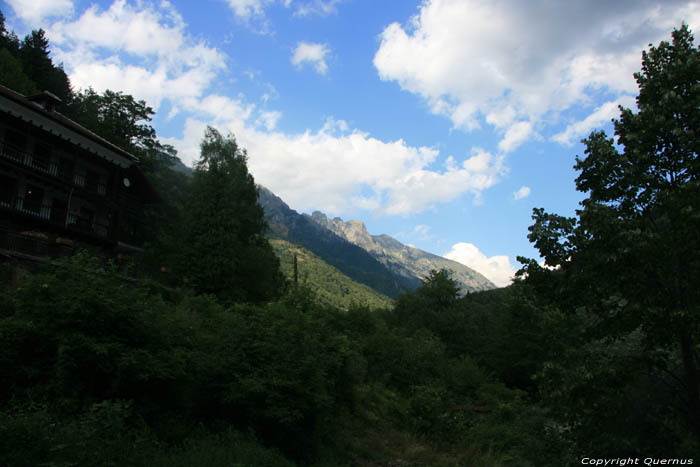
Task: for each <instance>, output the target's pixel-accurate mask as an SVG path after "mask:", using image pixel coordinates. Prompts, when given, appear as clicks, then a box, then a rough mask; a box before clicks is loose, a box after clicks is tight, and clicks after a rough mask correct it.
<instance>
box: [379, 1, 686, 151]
mask: <svg viewBox="0 0 700 467" xmlns="http://www.w3.org/2000/svg"><path fill="white" fill-rule="evenodd" d="M699 10H700V4H698V3H697V2H687V1H681V0H669V1H663V2H661V1H658V0H624V1H618V2H614V3H609V2H603V1H602V0H598V1H593V2H574V3H572V2H550V1H546V0H534V1H531V2H518V1H510V0H500V1H494V2H482V1H478V0H426V1H425V2H423V3H422V5H421V6H420V10H419V12H418V14H417V15H416V16H414V17H413V18H411V19H410V21H409V22H408V24H407V25H401V24H399V23H392V24H390V25H389V26H387V27H386V28H385V29H384V31H383V32H382V33H381V35H380V39H381V44H380V46H379V49H378V50H377V53H376V55H375V57H374V65H375V67H376V69H377V72H378V73H379V77H380V78H381V79H382V80H386V81H395V82H397V83H398V84H399V86H401V88H402V89H404V90H406V91H409V92H411V93H414V94H416V95H419V96H421V97H422V98H423V99H424V100H425V102H426V103H427V104H428V105H429V108H430V109H431V111H432V112H433V113H436V114H441V115H445V116H447V117H449V118H450V119H451V120H452V122H453V125H454V126H455V127H458V128H463V129H465V130H472V129H474V128H478V127H480V126H482V125H483V124H484V123H487V124H489V125H492V126H493V127H494V129H496V130H497V131H498V132H500V134H501V135H502V138H503V139H502V140H501V142H500V144H499V149H500V150H501V151H504V152H507V151H511V150H514V149H515V148H516V147H517V146H518V145H519V144H522V143H523V142H524V141H526V140H527V139H529V138H532V137H534V136H536V135H537V132H536V131H535V128H538V129H539V128H543V129H546V128H549V125H551V124H552V123H555V122H556V121H557V120H558V119H559V116H560V114H561V113H562V112H565V111H567V110H568V109H571V108H572V107H573V106H574V105H591V104H590V103H591V102H592V100H593V97H594V95H595V94H596V93H598V92H601V91H602V92H607V93H612V94H615V95H618V96H621V95H629V94H634V93H636V83H635V82H634V79H633V77H632V74H633V72H635V71H637V70H638V69H639V60H640V51H641V50H642V49H643V48H644V47H646V46H647V44H649V43H658V42H659V41H660V40H662V39H666V38H667V37H668V35H669V32H670V30H671V29H672V28H673V27H678V26H679V25H680V24H681V22H682V21H683V20H685V21H686V22H688V23H689V24H690V26H691V27H693V26H696V27H697V26H700V24H697V21H698V19H699V18H698V16H699V15H698V11H699ZM572 131H573V130H572ZM557 141H566V139H565V137H564V136H562V137H561V138H559V139H557Z"/></svg>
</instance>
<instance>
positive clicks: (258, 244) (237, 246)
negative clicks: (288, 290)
mask: <svg viewBox="0 0 700 467" xmlns="http://www.w3.org/2000/svg"><path fill="white" fill-rule="evenodd" d="M246 160H247V156H246V152H245V150H242V149H241V148H239V146H238V144H237V143H236V140H235V138H234V137H233V136H228V137H223V136H222V135H221V134H220V133H219V132H218V131H217V130H216V129H214V128H211V127H209V128H207V130H206V132H205V134H204V139H203V140H202V144H201V158H200V160H199V162H197V165H196V168H195V172H194V176H193V179H192V183H191V186H190V190H189V191H190V192H189V199H188V200H187V202H186V203H185V215H184V217H185V219H184V224H185V225H184V230H185V233H184V239H183V245H182V254H181V259H182V262H181V265H180V270H181V272H182V273H183V274H185V275H186V276H187V278H188V279H189V280H190V281H191V282H192V283H193V285H194V286H195V288H196V289H197V290H198V291H200V292H202V293H212V294H216V295H217V296H219V297H220V298H222V299H224V300H226V301H229V302H232V301H253V302H260V301H265V300H269V299H273V298H276V297H278V296H279V295H280V294H281V292H282V290H283V287H284V285H285V280H284V276H283V275H282V273H281V272H280V269H279V260H278V259H277V257H276V256H275V254H274V252H273V250H272V247H271V246H270V244H269V242H268V241H267V239H266V238H265V230H266V228H267V225H266V222H265V219H264V217H263V209H262V207H261V206H260V205H259V204H258V189H257V187H256V186H255V181H254V180H253V176H252V175H251V174H250V173H248V167H247V166H246Z"/></svg>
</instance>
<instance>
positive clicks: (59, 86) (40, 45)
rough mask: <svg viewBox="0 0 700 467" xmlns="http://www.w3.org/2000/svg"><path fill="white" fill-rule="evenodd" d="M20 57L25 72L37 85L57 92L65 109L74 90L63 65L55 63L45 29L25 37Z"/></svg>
mask: <svg viewBox="0 0 700 467" xmlns="http://www.w3.org/2000/svg"><path fill="white" fill-rule="evenodd" d="M19 58H20V60H21V62H22V66H23V69H24V73H25V74H26V75H27V76H29V78H30V79H31V80H32V81H34V83H36V87H37V88H38V89H39V90H41V91H49V92H51V93H53V94H55V95H56V96H57V97H58V98H59V99H61V101H62V102H63V104H62V106H61V108H60V109H59V110H63V109H65V107H66V106H67V105H68V103H69V102H70V100H71V99H72V97H73V90H72V89H71V86H70V81H69V80H68V76H67V75H66V72H65V71H63V67H62V66H61V65H58V66H56V65H54V63H53V61H52V60H51V57H50V50H49V40H48V38H47V37H46V34H45V33H44V30H43V29H39V30H34V31H32V33H31V34H29V35H28V36H27V37H25V38H24V40H23V41H22V44H21V45H20V47H19Z"/></svg>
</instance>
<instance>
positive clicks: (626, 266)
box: [526, 25, 700, 440]
mask: <svg viewBox="0 0 700 467" xmlns="http://www.w3.org/2000/svg"><path fill="white" fill-rule="evenodd" d="M672 37H673V40H672V43H670V44H669V43H668V42H665V41H664V42H661V44H659V46H658V47H653V46H650V48H649V50H648V51H645V52H643V54H642V70H641V72H639V73H636V74H635V79H636V80H637V83H638V85H639V96H638V97H637V108H638V110H637V111H636V112H635V111H634V110H632V109H626V108H622V107H621V108H620V111H621V117H620V119H619V120H614V121H613V123H614V128H615V135H616V137H617V144H616V142H615V141H614V140H613V139H612V138H608V137H607V135H606V134H605V133H604V132H602V131H594V132H593V133H591V135H590V136H589V137H588V138H587V139H585V140H583V143H584V144H585V145H586V150H585V157H583V158H578V157H577V161H576V165H575V168H576V169H577V170H578V171H579V172H580V174H579V176H578V178H577V179H576V187H577V189H578V190H579V191H581V192H583V193H586V194H587V195H588V197H587V198H586V199H585V200H583V201H582V202H581V209H579V210H578V211H577V218H565V217H562V216H557V215H553V214H549V213H546V212H545V211H544V210H543V209H535V210H534V214H533V219H534V220H535V223H534V225H533V226H531V227H530V235H529V238H530V240H531V241H532V242H533V243H534V244H535V246H536V247H537V248H538V249H539V251H540V254H541V255H542V257H544V258H545V260H546V262H547V264H548V265H550V266H555V267H559V268H560V269H559V270H557V271H549V272H548V271H545V270H543V269H542V268H539V267H538V266H537V265H536V263H532V262H531V263H530V264H529V266H527V267H526V270H527V272H528V273H531V274H532V276H533V277H534V278H536V279H537V280H538V283H539V284H541V277H542V275H543V274H544V275H546V276H547V277H548V278H549V279H550V280H551V281H552V283H553V284H554V285H553V286H552V287H550V289H549V290H550V292H552V293H554V294H558V300H559V303H563V304H566V305H567V307H568V308H570V309H574V308H577V307H578V309H579V310H581V309H583V310H587V311H588V312H592V313H593V314H594V315H595V316H596V322H595V323H594V324H592V325H591V328H590V331H591V332H592V333H593V334H594V335H598V336H607V337H620V338H623V339H624V338H626V336H629V335H631V334H632V333H634V332H639V331H641V333H642V335H643V348H644V351H645V352H646V357H647V363H648V364H651V365H654V366H655V367H656V368H657V369H659V368H661V369H663V370H664V371H665V372H667V373H668V374H670V375H672V376H671V378H670V379H671V380H674V379H678V381H679V382H680V384H679V386H678V388H679V389H678V393H677V395H678V396H679V399H680V400H682V401H683V408H682V409H681V412H682V413H683V414H684V415H685V417H684V418H685V420H686V422H687V425H688V426H689V427H690V428H691V430H692V431H693V433H694V435H695V437H696V438H697V439H698V440H700V388H699V381H700V370H699V367H700V347H699V346H698V343H699V338H700V319H699V318H700V315H699V314H698V313H699V312H700V288H698V287H697V277H698V275H699V274H700V235H698V232H700V185H699V183H700V181H699V176H700V161H698V149H699V148H700V138H698V133H697V131H698V128H700V50H698V49H697V48H695V47H694V46H693V36H692V34H691V32H690V30H689V28H688V26H687V25H683V26H682V27H681V28H680V29H678V30H675V31H674V32H673V34H672ZM661 351H664V352H668V353H667V354H665V355H666V357H664V358H659V357H658V355H659V352H661ZM653 355H655V357H652V356H653ZM676 372H677V373H680V375H676V374H675V373H676ZM674 384H676V383H675V382H674Z"/></svg>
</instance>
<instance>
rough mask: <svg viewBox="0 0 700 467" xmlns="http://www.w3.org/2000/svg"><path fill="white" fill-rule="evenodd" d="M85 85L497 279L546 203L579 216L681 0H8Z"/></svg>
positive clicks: (16, 26) (287, 194) (513, 265)
mask: <svg viewBox="0 0 700 467" xmlns="http://www.w3.org/2000/svg"><path fill="white" fill-rule="evenodd" d="M0 9H1V10H2V12H3V13H4V15H5V17H6V24H7V27H8V29H11V30H14V31H15V32H16V33H17V34H18V36H20V37H23V36H24V35H26V34H27V33H29V32H30V31H31V30H32V29H37V28H40V27H41V28H43V29H44V30H45V31H46V33H47V37H48V38H49V40H50V43H51V51H52V58H53V60H54V62H55V63H63V66H64V69H65V70H66V72H67V73H68V75H69V77H70V80H71V83H72V85H73V87H74V89H76V90H80V89H86V88H87V87H89V86H91V87H92V88H93V89H95V90H96V91H98V92H102V91H104V90H105V89H111V90H114V91H123V92H125V93H128V94H132V95H133V96H134V97H136V98H137V99H142V100H144V101H146V103H147V104H148V105H149V106H150V107H152V108H153V110H154V111H155V112H156V115H155V116H154V119H153V121H152V125H153V127H154V128H155V129H156V131H157V134H158V136H159V137H160V139H161V141H162V142H164V143H168V144H171V145H173V146H174V147H175V148H176V149H177V151H178V155H179V157H180V158H181V159H182V160H183V162H185V163H186V164H188V165H192V163H193V162H194V161H196V160H197V159H198V157H199V143H200V141H201V138H202V136H203V134H204V130H205V128H206V127H207V125H211V126H213V127H215V128H217V129H218V130H219V131H221V132H222V133H224V134H226V133H229V132H230V133H231V134H233V135H234V136H235V138H236V140H237V141H238V143H239V145H240V146H242V147H244V148H246V150H247V154H248V167H249V170H250V172H251V173H252V174H253V176H254V178H255V180H256V182H257V183H259V184H261V185H263V186H265V187H267V188H269V189H270V190H272V191H273V192H274V193H275V194H277V195H278V196H280V197H281V198H282V199H283V200H284V201H285V202H286V203H287V204H289V206H290V207H291V208H292V209H295V210H297V211H299V212H306V213H311V212H313V211H315V210H319V211H322V212H324V213H326V214H328V215H329V216H331V217H334V216H338V217H341V218H343V219H344V220H350V219H357V220H362V221H363V222H364V223H365V225H366V226H367V229H368V230H369V232H370V233H371V234H374V235H378V234H388V235H391V236H393V237H395V238H397V239H398V240H400V241H402V242H404V243H406V244H410V245H413V246H415V247H417V248H421V249H423V250H426V251H429V252H431V253H435V254H439V255H442V256H446V257H448V258H451V259H454V260H457V261H460V262H462V263H464V264H466V265H467V266H470V267H472V268H474V269H476V270H477V271H479V272H481V273H482V274H484V275H485V276H486V277H487V278H489V279H491V280H492V281H493V282H494V283H496V284H498V285H507V284H508V283H509V278H510V277H511V276H512V274H513V273H514V272H515V271H516V270H517V269H518V268H519V264H518V263H517V261H516V256H525V257H530V258H535V259H538V260H539V259H540V258H539V255H538V252H537V251H536V250H535V249H534V248H533V246H532V245H531V244H530V243H529V241H528V240H527V234H528V230H527V228H528V226H530V225H531V224H532V220H531V214H532V209H533V208H535V207H538V208H539V207H543V208H545V209H546V210H547V211H549V212H554V213H558V214H562V215H567V216H573V215H574V214H575V210H576V208H577V207H578V203H579V201H581V199H583V197H584V195H583V194H582V193H578V192H576V190H575V184H574V179H575V178H576V172H575V170H574V169H573V165H574V164H575V158H576V156H577V155H578V156H583V155H584V149H585V148H584V146H583V144H582V143H581V139H582V138H585V137H586V136H588V135H589V134H590V132H591V131H592V130H594V129H604V130H606V131H607V132H608V134H610V135H612V124H611V120H612V119H613V118H616V117H617V116H618V115H619V110H618V106H619V105H622V106H624V107H631V108H634V106H635V100H634V97H635V96H636V94H637V85H636V82H635V80H634V77H633V73H635V72H637V71H639V70H640V63H641V54H642V51H643V50H645V49H647V48H648V46H649V44H654V45H658V43H659V42H660V41H662V40H670V34H671V31H672V30H673V29H674V28H678V27H680V25H681V24H682V23H683V22H685V23H687V24H688V25H689V26H690V28H691V30H693V31H694V32H695V31H698V30H699V28H700V2H697V1H675V0H660V1H651V0H616V1H613V2H610V1H608V0H605V1H603V0H586V1H583V0H581V1H575V0H574V1H560V2H552V1H551V0H529V1H522V0H490V1H485V0H482V1H477V0H423V1H418V0H382V1H375V0H199V1H176V0H173V1H170V2H168V1H157V0H156V1H147V0H115V1H112V0H104V1H83V0H0Z"/></svg>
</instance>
